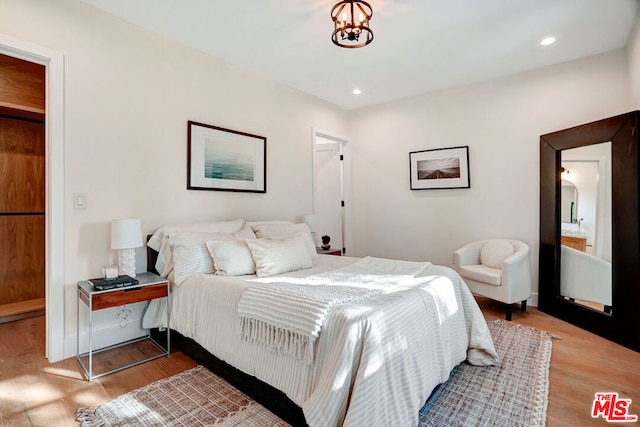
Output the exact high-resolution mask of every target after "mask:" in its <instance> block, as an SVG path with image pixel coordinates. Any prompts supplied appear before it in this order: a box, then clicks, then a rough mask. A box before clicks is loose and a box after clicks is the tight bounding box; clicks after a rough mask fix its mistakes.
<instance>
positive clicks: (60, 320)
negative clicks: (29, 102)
mask: <svg viewBox="0 0 640 427" xmlns="http://www.w3.org/2000/svg"><path fill="white" fill-rule="evenodd" d="M0 53H2V54H4V55H8V56H13V57H15V58H19V59H23V60H25V61H29V62H33V63H36V64H40V65H44V66H45V100H46V101H45V102H46V105H45V117H46V119H45V153H46V159H45V162H46V163H45V165H46V166H45V180H46V183H45V209H46V222H45V323H46V332H45V335H46V357H47V359H49V362H50V363H53V362H57V361H59V360H62V359H64V329H65V328H64V314H65V310H64V259H65V256H64V250H65V248H64V56H63V55H62V53H60V52H56V51H54V50H51V49H48V48H45V47H42V46H37V45H35V44H32V43H29V42H26V41H24V40H19V39H15V38H13V37H10V36H7V35H3V34H0Z"/></svg>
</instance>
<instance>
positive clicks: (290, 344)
mask: <svg viewBox="0 0 640 427" xmlns="http://www.w3.org/2000/svg"><path fill="white" fill-rule="evenodd" d="M430 265H431V263H429V262H411V261H396V260H389V259H382V258H372V257H366V258H363V259H361V260H359V261H357V262H355V263H353V264H351V265H348V266H346V267H343V268H340V269H337V270H333V271H329V272H326V273H322V274H317V275H313V276H308V277H306V278H302V279H297V280H292V281H288V282H283V281H277V282H271V281H270V280H264V279H262V280H259V281H257V282H258V283H259V284H257V285H255V286H252V287H250V288H249V289H247V290H246V291H244V292H243V294H242V297H241V298H240V301H239V303H238V315H239V323H240V332H241V334H242V336H243V337H244V338H245V339H247V340H249V341H251V342H257V343H262V344H266V345H268V346H269V347H271V348H273V349H275V350H277V351H279V352H283V353H287V354H290V355H292V356H293V357H295V358H297V359H299V360H301V361H302V362H304V363H305V364H311V363H313V358H314V356H313V355H314V342H315V341H316V339H317V338H318V336H319V334H320V330H321V329H322V324H323V322H324V319H325V317H326V314H327V312H328V311H329V309H330V308H331V307H333V306H334V305H337V304H344V303H349V302H357V301H361V300H364V299H366V298H370V297H372V296H375V295H378V294H381V293H384V292H388V291H390V290H393V289H398V288H399V287H401V286H402V285H403V284H405V283H410V282H411V280H412V279H414V278H415V277H416V276H418V275H419V274H421V273H422V272H423V271H424V270H425V269H426V268H428V267H429V266H430Z"/></svg>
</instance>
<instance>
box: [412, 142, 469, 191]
mask: <svg viewBox="0 0 640 427" xmlns="http://www.w3.org/2000/svg"><path fill="white" fill-rule="evenodd" d="M409 175H410V186H411V189H412V190H434V189H443V188H470V187H471V181H470V179H469V147H468V146H464V147H452V148H437V149H434V150H423V151H412V152H410V153H409Z"/></svg>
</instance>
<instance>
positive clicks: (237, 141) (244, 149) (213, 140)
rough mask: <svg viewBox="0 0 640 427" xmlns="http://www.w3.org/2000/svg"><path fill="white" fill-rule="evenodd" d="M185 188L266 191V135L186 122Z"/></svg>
mask: <svg viewBox="0 0 640 427" xmlns="http://www.w3.org/2000/svg"><path fill="white" fill-rule="evenodd" d="M187 189H189V190H211V191H244V192H251V193H266V192H267V138H266V137H264V136H258V135H252V134H249V133H245V132H239V131H236V130H231V129H225V128H221V127H218V126H212V125H206V124H203V123H197V122H192V121H189V122H188V135H187Z"/></svg>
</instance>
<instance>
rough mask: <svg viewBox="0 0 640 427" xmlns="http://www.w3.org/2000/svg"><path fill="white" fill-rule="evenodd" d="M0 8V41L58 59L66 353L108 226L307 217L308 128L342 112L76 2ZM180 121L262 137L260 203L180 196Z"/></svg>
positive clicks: (18, 1) (103, 259) (37, 1)
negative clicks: (75, 202) (84, 205)
mask: <svg viewBox="0 0 640 427" xmlns="http://www.w3.org/2000/svg"><path fill="white" fill-rule="evenodd" d="M0 9H1V10H2V13H0V33H3V34H5V35H8V36H10V37H13V38H16V39H21V40H25V41H27V42H29V43H33V44H36V45H40V46H45V47H48V48H50V49H54V50H56V51H59V52H61V53H62V54H63V55H64V61H65V93H64V102H65V108H64V114H65V123H64V125H65V146H64V155H65V171H64V173H65V201H64V203H65V225H64V226H65V233H64V240H65V248H66V249H65V284H64V288H65V291H64V293H65V307H64V311H65V337H66V338H67V341H68V342H67V348H68V349H69V348H70V349H72V350H73V351H75V343H74V341H73V340H74V338H75V334H76V308H77V298H76V292H75V283H76V281H78V280H82V279H86V278H89V277H96V276H98V275H99V274H100V267H101V266H102V265H105V264H110V263H115V261H116V254H115V252H114V251H111V250H110V249H109V247H108V246H109V230H110V228H109V227H110V221H111V220H112V219H116V218H125V217H139V218H141V220H142V224H143V232H144V233H150V232H152V231H153V230H154V229H155V228H157V227H158V226H160V225H162V224H166V223H175V222H189V221H197V220H204V219H207V220H217V219H231V218H235V217H244V218H246V219H270V218H281V219H289V220H297V217H299V216H301V215H303V214H305V213H308V212H311V209H312V195H311V188H312V174H311V161H312V160H311V159H312V149H311V147H312V144H311V129H312V127H313V126H316V127H319V128H322V129H326V130H328V131H331V132H335V133H336V134H346V130H347V125H346V121H345V119H344V118H343V112H342V110H340V109H338V108H336V107H334V106H331V105H330V104H328V103H326V102H324V101H321V100H318V99H317V98H314V97H311V96H309V95H306V94H303V93H301V92H298V91H296V90H293V89H290V88H288V87H286V86H283V85H280V84H277V83H274V82H272V81H269V80H266V79H263V78H261V77H258V76H256V75H254V74H251V73H249V72H247V71H244V70H241V69H239V68H237V67H235V66H232V65H229V64H226V63H224V62H222V61H220V60H216V59H214V58H211V57H209V56H206V55H204V54H201V53H199V52H197V51H195V50H192V49H188V48H185V47H183V46H181V45H178V44H176V43H174V42H171V41H168V40H165V39H163V38H160V37H159V36H157V35H154V34H152V33H150V32H148V31H146V30H143V29H140V28H137V27H134V26H133V25H130V24H128V23H126V22H124V21H122V20H120V19H117V18H114V17H112V16H110V15H108V14H106V13H104V12H102V11H100V10H98V9H94V8H92V7H90V6H88V5H86V4H84V3H82V2H81V1H80V0H56V1H55V2H51V1H48V0H0ZM188 120H194V121H199V122H202V123H207V124H212V125H217V126H221V127H225V128H229V129H234V130H239V131H243V132H248V133H252V134H257V135H262V136H266V137H267V193H266V194H251V193H229V192H212V191H194V190H186V173H187V172H186V168H187V167H186V156H187V121H188ZM75 192H82V193H86V194H87V198H88V209H87V210H85V211H79V210H73V208H72V197H73V193H75ZM139 253H140V256H139V257H138V260H139V261H138V264H139V265H138V270H144V268H145V265H142V261H143V258H144V251H143V250H140V251H139ZM115 313H117V310H108V311H105V313H104V314H103V313H100V316H99V324H100V325H102V326H104V324H105V323H112V324H115V325H117V318H116V316H115ZM100 325H99V326H98V327H100ZM71 344H73V345H71ZM71 355H72V354H69V353H68V351H67V352H66V353H65V356H66V357H69V356H71Z"/></svg>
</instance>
